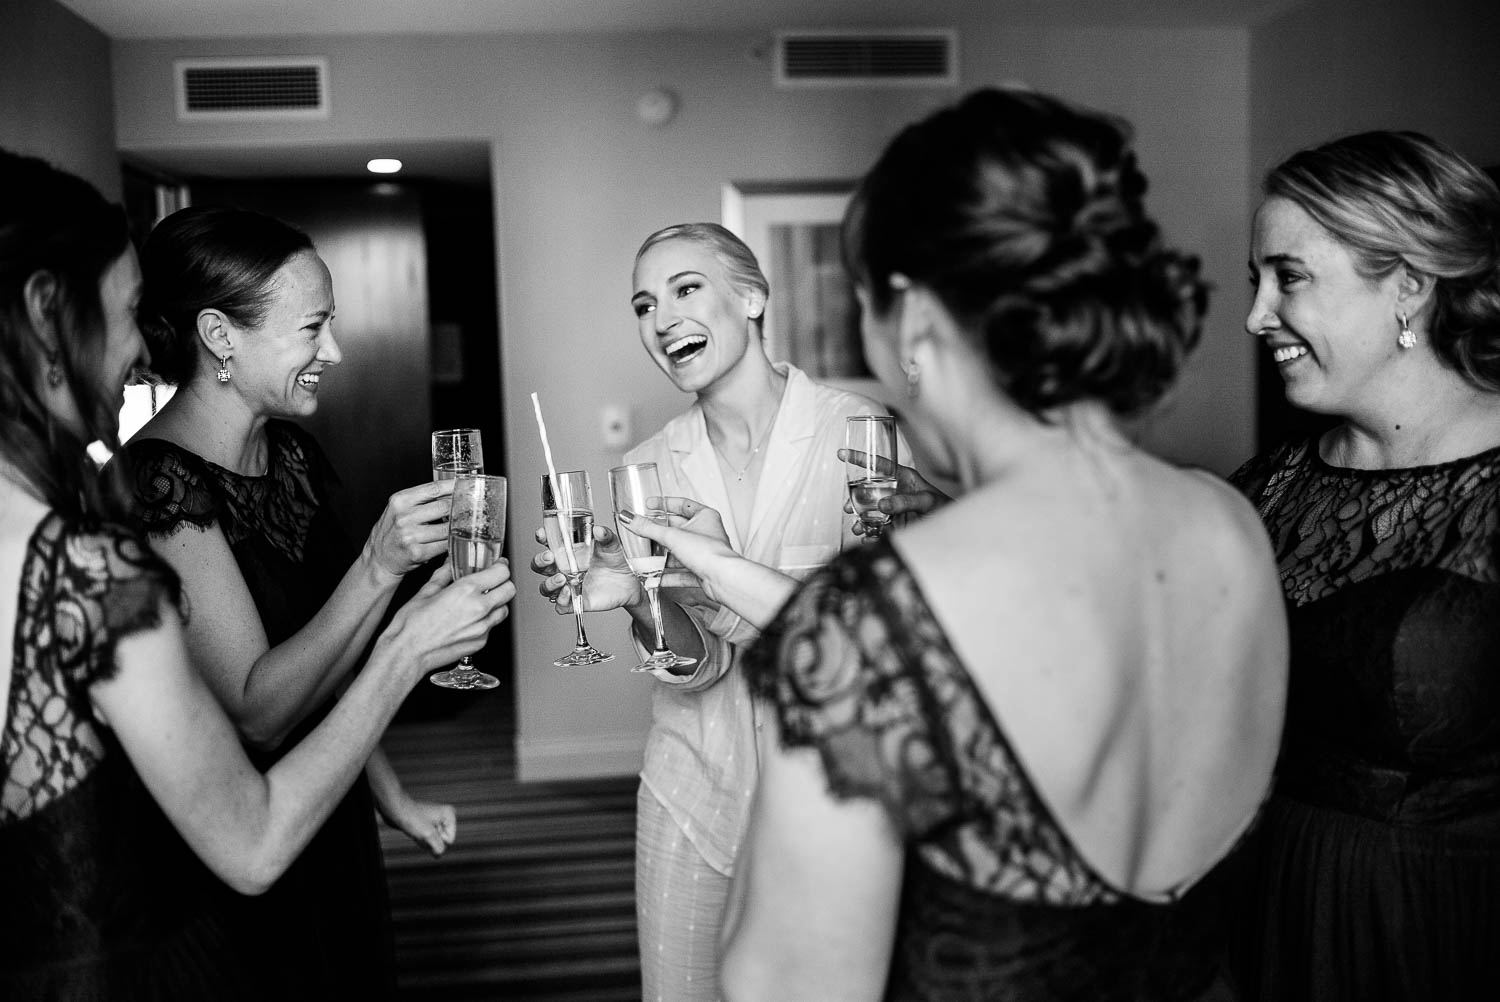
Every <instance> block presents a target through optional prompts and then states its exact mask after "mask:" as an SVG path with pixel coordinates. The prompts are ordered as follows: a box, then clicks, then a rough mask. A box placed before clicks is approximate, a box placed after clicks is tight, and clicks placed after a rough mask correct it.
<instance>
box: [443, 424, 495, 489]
mask: <svg viewBox="0 0 1500 1002" xmlns="http://www.w3.org/2000/svg"><path fill="white" fill-rule="evenodd" d="M483 472H484V447H483V445H482V444H481V443H480V440H479V429H478V428H449V429H447V430H445V431H435V432H433V433H432V479H433V480H452V479H453V478H454V477H457V476H459V475H461V474H464V473H483Z"/></svg>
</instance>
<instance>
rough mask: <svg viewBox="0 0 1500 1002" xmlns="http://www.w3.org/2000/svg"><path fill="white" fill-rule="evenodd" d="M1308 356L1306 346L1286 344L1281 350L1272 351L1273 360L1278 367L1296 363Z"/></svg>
mask: <svg viewBox="0 0 1500 1002" xmlns="http://www.w3.org/2000/svg"><path fill="white" fill-rule="evenodd" d="M1306 354H1307V345H1305V344H1284V345H1282V346H1281V347H1279V348H1272V349H1271V359H1272V361H1274V362H1275V363H1276V364H1277V365H1286V364H1287V363H1288V362H1295V361H1296V360H1297V359H1299V358H1301V357H1302V356H1303V355H1306Z"/></svg>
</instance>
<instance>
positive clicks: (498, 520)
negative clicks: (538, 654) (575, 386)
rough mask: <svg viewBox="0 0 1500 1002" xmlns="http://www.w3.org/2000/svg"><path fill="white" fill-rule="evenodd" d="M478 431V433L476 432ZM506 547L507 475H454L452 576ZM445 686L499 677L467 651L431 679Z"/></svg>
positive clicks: (483, 684)
mask: <svg viewBox="0 0 1500 1002" xmlns="http://www.w3.org/2000/svg"><path fill="white" fill-rule="evenodd" d="M476 434H477V433H476ZM504 548H505V478H504V477H487V476H485V475H484V474H483V473H463V474H459V475H458V476H456V477H454V478H453V507H452V508H451V509H450V511H449V513H448V559H449V560H450V561H451V562H452V564H453V578H454V580H455V581H456V580H458V579H459V578H461V577H463V576H464V575H465V574H472V573H474V572H475V571H482V570H484V569H485V568H486V567H488V566H490V565H491V564H493V563H494V562H495V561H497V560H499V559H500V553H501V550H503V549H504ZM429 681H431V682H432V683H433V684H434V685H440V686H442V687H443V688H445V689H493V688H494V687H495V686H497V685H499V684H500V680H499V679H498V678H496V677H495V676H493V675H488V674H486V673H484V672H482V671H479V670H478V669H477V668H475V667H474V663H473V662H472V661H471V660H470V659H469V656H468V655H467V654H466V655H464V656H463V658H461V659H460V660H459V662H458V664H456V665H454V666H453V667H452V668H449V669H448V670H447V671H440V672H438V673H437V674H436V675H433V676H432V678H431V679H429Z"/></svg>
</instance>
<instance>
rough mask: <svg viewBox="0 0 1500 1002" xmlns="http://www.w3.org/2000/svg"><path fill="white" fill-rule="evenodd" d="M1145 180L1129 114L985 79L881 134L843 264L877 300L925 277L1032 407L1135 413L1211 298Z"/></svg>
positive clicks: (1182, 352) (886, 303)
mask: <svg viewBox="0 0 1500 1002" xmlns="http://www.w3.org/2000/svg"><path fill="white" fill-rule="evenodd" d="M1145 190H1146V179H1145V177H1144V176H1143V175H1142V174H1141V172H1140V171H1139V170H1138V169H1137V167H1136V163H1135V155H1134V153H1133V152H1132V151H1131V148H1130V136H1129V131H1128V127H1127V126H1126V125H1125V124H1124V123H1122V122H1119V121H1117V120H1115V119H1112V118H1108V117H1106V116H1104V115H1101V114H1098V113H1095V112H1091V111H1085V110H1082V109H1077V108H1073V107H1070V106H1069V105H1066V104H1064V103H1063V102H1061V101H1059V100H1057V99H1055V98H1051V97H1047V96H1045V95H1041V94H1035V93H1029V92H1022V91H1010V90H981V91H977V92H975V93H973V94H971V95H970V96H968V97H967V98H965V99H964V100H963V101H962V102H960V103H959V104H957V105H954V106H952V107H949V108H945V109H943V110H941V111H939V112H937V113H936V114H934V115H932V116H931V117H929V118H927V119H925V120H924V121H921V122H918V123H916V124H915V125H912V126H909V127H908V128H906V129H905V130H904V131H903V132H901V134H900V135H898V136H897V137H896V138H895V139H894V140H893V141H892V142H891V144H890V146H889V147H887V149H886V150H885V152H884V154H882V155H881V157H880V159H879V161H877V162H876V164H875V167H874V168H873V169H872V170H871V171H870V173H869V174H868V175H866V177H865V178H864V180H863V182H862V183H861V184H860V186H859V189H858V190H857V191H856V192H855V195H854V198H853V200H852V201H851V203H850V207H849V210H848V212H847V214H846V215H845V218H844V254H845V264H846V266H847V267H848V269H849V271H850V274H851V275H852V276H853V277H854V280H855V282H857V283H858V284H859V285H861V286H862V287H863V288H865V289H866V290H867V291H868V293H869V297H870V303H871V306H872V307H873V308H874V309H875V310H876V311H877V312H879V313H884V312H885V311H886V310H888V309H889V308H890V305H891V302H892V299H893V296H894V292H893V290H892V288H891V284H890V279H891V276H892V275H893V274H896V273H900V274H902V275H905V276H906V277H907V278H909V279H911V280H912V281H913V282H915V283H918V284H921V285H924V286H926V287H927V288H928V289H930V290H932V292H933V293H934V294H935V295H937V296H938V297H939V298H940V299H941V300H942V302H943V304H944V306H945V307H946V308H947V309H948V310H949V312H950V313H952V314H953V316H954V317H955V319H957V320H958V321H959V323H960V324H962V325H963V326H964V327H965V328H966V329H967V330H969V331H970V332H972V334H973V337H974V338H975V341H976V343H977V345H978V346H979V347H980V348H982V350H983V353H984V355H985V357H986V358H987V359H988V360H989V362H990V363H991V368H992V371H993V374H994V377H995V380H996V383H997V385H999V387H1000V388H1001V389H1002V390H1004V391H1005V392H1006V393H1007V394H1008V395H1009V396H1010V398H1011V399H1012V400H1014V401H1015V402H1016V403H1017V404H1018V405H1020V406H1021V407H1024V408H1025V409H1027V410H1028V411H1031V412H1032V413H1035V414H1040V413H1042V412H1045V411H1048V410H1050V409H1052V408H1056V407H1059V406H1063V405H1065V404H1069V403H1072V402H1075V401H1081V400H1091V399H1092V400H1099V401H1102V402H1104V403H1105V404H1106V405H1108V406H1109V408H1110V409H1111V410H1112V411H1114V412H1115V413H1118V414H1122V415H1125V414H1131V413H1135V412H1138V411H1140V410H1142V409H1143V408H1145V407H1147V406H1149V405H1150V404H1152V403H1153V402H1155V401H1156V400H1157V399H1159V398H1160V397H1161V395H1162V394H1163V393H1165V392H1166V390H1167V388H1168V387H1169V386H1170V385H1171V383H1172V381H1173V379H1174V378H1175V377H1176V375H1177V372H1178V369H1179V368H1180V366H1181V364H1182V361H1183V359H1184V358H1185V357H1186V355H1187V353H1188V351H1190V350H1191V348H1192V347H1193V345H1194V344H1195V343H1196V341H1197V338H1198V331H1199V324H1200V322H1201V320H1202V316H1203V312H1204V309H1205V307H1206V305H1207V286H1206V284H1205V283H1204V282H1203V281H1202V280H1201V279H1200V278H1199V275H1198V261H1197V259H1196V258H1193V257H1188V256H1185V255H1182V254H1178V253H1176V252H1174V251H1172V250H1169V249H1167V248H1165V247H1163V246H1162V244H1161V240H1160V235H1159V232H1158V230H1157V227H1156V224H1155V223H1154V222H1152V221H1151V220H1150V219H1149V218H1148V217H1147V216H1146V214H1145V209H1144V206H1143V204H1142V196H1143V195H1144V193H1145Z"/></svg>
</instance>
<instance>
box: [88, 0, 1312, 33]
mask: <svg viewBox="0 0 1500 1002" xmlns="http://www.w3.org/2000/svg"><path fill="white" fill-rule="evenodd" d="M1300 2H1302V0H61V3H62V4H63V5H64V6H66V7H68V8H70V9H71V10H73V11H74V12H75V13H77V14H78V15H79V16H81V17H83V18H84V19H85V20H87V21H89V22H90V23H92V24H93V25H94V26H95V27H97V28H98V29H100V30H101V31H103V32H104V33H105V34H106V35H108V36H110V37H111V38H117V39H127V38H242V37H251V36H266V35H363V34H374V35H389V34H450V33H496V32H500V33H506V32H595V31H598V32H605V31H688V32H709V31H765V30H770V29H772V28H788V27H791V28H806V27H819V26H830V25H837V26H840V27H876V26H892V25H902V24H933V23H935V21H936V20H942V19H949V20H953V19H957V18H958V17H960V16H962V15H964V14H966V13H967V14H968V15H969V16H972V15H973V14H975V13H977V12H980V11H985V12H989V13H992V14H994V15H995V16H997V17H1006V18H1011V19H1013V20H1016V21H1026V22H1028V23H1031V22H1047V23H1076V22H1080V21H1104V22H1109V23H1121V22H1128V23H1146V24H1247V23H1252V22H1254V21H1256V20H1259V19H1260V18H1262V17H1264V16H1266V15H1267V14H1269V13H1273V12H1275V11H1277V10H1281V9H1284V8H1286V7H1288V6H1293V5H1295V4H1297V3H1300Z"/></svg>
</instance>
